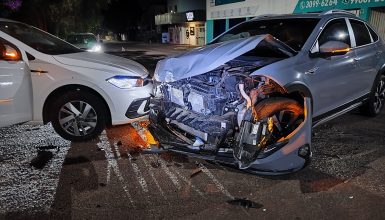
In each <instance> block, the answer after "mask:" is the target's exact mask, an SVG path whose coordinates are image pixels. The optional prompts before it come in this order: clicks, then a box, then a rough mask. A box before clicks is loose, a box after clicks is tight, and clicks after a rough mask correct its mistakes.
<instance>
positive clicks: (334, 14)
mask: <svg viewBox="0 0 385 220" xmlns="http://www.w3.org/2000/svg"><path fill="white" fill-rule="evenodd" d="M339 17H348V18H356V19H360V18H359V17H357V16H356V15H355V14H353V13H351V12H349V11H344V10H330V11H325V12H321V13H303V14H266V15H260V16H257V17H255V18H253V19H251V20H250V21H255V20H261V19H288V18H318V19H321V18H326V19H329V18H339Z"/></svg>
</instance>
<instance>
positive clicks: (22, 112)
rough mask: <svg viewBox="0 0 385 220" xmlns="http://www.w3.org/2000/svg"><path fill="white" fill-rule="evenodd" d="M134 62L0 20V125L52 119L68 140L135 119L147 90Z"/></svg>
mask: <svg viewBox="0 0 385 220" xmlns="http://www.w3.org/2000/svg"><path fill="white" fill-rule="evenodd" d="M147 76H148V71H147V70H146V69H145V68H144V67H143V66H142V65H140V64H139V63H136V62H134V61H131V60H128V59H125V58H121V57H116V56H112V55H108V54H103V53H101V54H98V53H91V52H86V51H83V50H81V49H79V48H77V47H75V46H73V45H71V44H69V43H67V42H65V41H63V40H61V39H59V38H57V37H55V36H53V35H51V34H48V33H46V32H44V31H42V30H39V29H37V28H34V27H32V26H29V25H27V24H24V23H20V22H16V21H12V20H7V19H0V127H3V126H8V125H12V124H18V123H23V122H27V121H36V122H43V123H48V122H52V125H53V127H54V129H55V131H56V132H57V133H58V134H59V135H61V136H62V137H63V138H65V139H68V140H71V141H85V140H89V139H92V138H95V137H96V136H97V135H99V134H100V132H101V131H102V130H103V129H104V128H105V127H106V126H108V125H119V124H125V123H130V122H133V121H136V120H139V119H141V118H143V117H145V116H146V114H147V112H148V104H149V97H150V93H151V91H152V83H151V80H149V79H148V78H147Z"/></svg>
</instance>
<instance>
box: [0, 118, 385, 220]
mask: <svg viewBox="0 0 385 220" xmlns="http://www.w3.org/2000/svg"><path fill="white" fill-rule="evenodd" d="M384 119H385V115H384V114H383V115H381V116H380V117H379V118H377V119H369V118H365V117H362V116H359V115H357V114H354V113H352V114H349V115H347V116H343V117H342V118H340V119H337V120H335V121H333V122H331V123H329V124H326V125H323V126H321V127H320V128H317V129H315V131H314V137H313V140H314V143H313V147H314V148H315V149H314V154H315V155H314V160H313V163H312V165H311V166H310V167H309V168H307V169H305V170H302V171H300V172H298V173H295V174H291V175H285V176H275V177H268V176H266V177H264V176H256V175H251V174H247V173H244V172H240V171H238V170H236V169H233V168H232V167H229V166H224V165H221V164H218V163H215V162H209V161H203V160H200V159H194V158H190V157H186V156H184V155H180V154H175V153H169V152H164V153H159V154H148V153H144V154H143V153H141V152H142V150H143V149H146V148H148V147H150V146H151V145H152V144H156V141H155V140H153V139H152V137H151V135H150V134H149V133H148V130H147V129H146V126H147V122H140V123H134V124H132V125H125V126H119V127H114V128H110V129H107V130H106V131H104V132H103V133H102V135H100V137H99V138H98V139H97V140H94V141H90V142H87V143H70V142H67V141H64V140H63V139H61V138H60V137H58V136H57V135H56V134H55V133H54V132H53V130H52V128H51V126H50V125H47V126H39V127H33V126H29V125H22V126H12V127H8V128H2V129H0V133H1V135H2V136H1V137H2V138H1V140H0V146H1V147H0V152H1V154H0V155H1V156H0V167H1V169H0V174H1V175H0V188H1V190H0V218H1V217H2V216H3V217H8V218H23V217H24V218H26V217H31V215H32V216H35V217H36V218H39V219H40V218H55V219H56V218H96V219H99V218H100V219H103V218H107V217H108V218H112V219H124V218H127V217H128V218H139V217H140V218H168V217H170V216H173V217H189V218H197V219H200V218H206V217H208V216H210V217H216V218H240V217H242V218H252V217H258V216H259V217H265V218H283V217H286V216H288V215H293V218H294V217H300V218H310V217H314V216H322V215H325V214H330V215H331V216H334V217H337V218H347V217H361V218H380V217H383V212H382V211H381V209H380V208H381V207H383V206H385V182H384V180H385V174H384V172H383V168H384V166H385V165H384V164H385V137H384V136H381V135H379V134H380V133H381V132H385V120H384ZM373 134H374V135H373ZM280 207H285V210H284V211H282V210H281V208H280ZM298 209H303V210H306V211H304V212H298ZM278 210H280V211H279V212H277V211H278ZM356 210H361V212H359V211H356Z"/></svg>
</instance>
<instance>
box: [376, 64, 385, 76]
mask: <svg viewBox="0 0 385 220" xmlns="http://www.w3.org/2000/svg"><path fill="white" fill-rule="evenodd" d="M380 75H385V63H384V65H382V67H381V68H380V71H378V74H377V76H376V79H377V77H378V76H380Z"/></svg>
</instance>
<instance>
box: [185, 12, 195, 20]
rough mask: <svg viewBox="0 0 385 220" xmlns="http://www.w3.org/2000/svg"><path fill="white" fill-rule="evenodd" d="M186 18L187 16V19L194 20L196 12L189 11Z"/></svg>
mask: <svg viewBox="0 0 385 220" xmlns="http://www.w3.org/2000/svg"><path fill="white" fill-rule="evenodd" d="M186 18H187V21H193V20H194V12H187V13H186Z"/></svg>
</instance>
